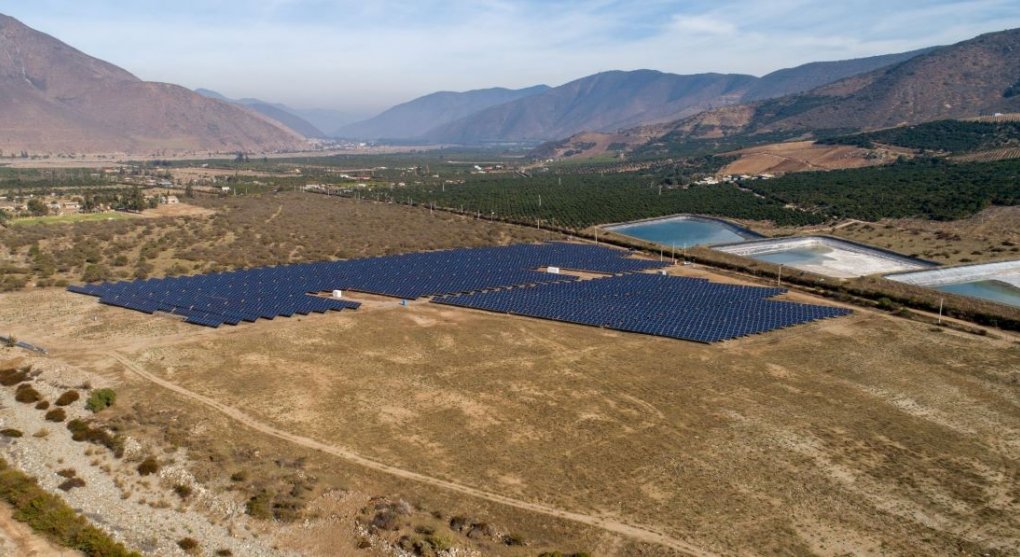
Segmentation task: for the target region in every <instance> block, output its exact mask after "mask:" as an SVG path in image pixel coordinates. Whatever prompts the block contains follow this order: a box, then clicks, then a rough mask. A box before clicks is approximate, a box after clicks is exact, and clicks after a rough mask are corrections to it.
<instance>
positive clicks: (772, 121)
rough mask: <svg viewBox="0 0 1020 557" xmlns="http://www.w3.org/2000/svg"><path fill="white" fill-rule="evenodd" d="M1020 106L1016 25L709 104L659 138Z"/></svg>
mask: <svg viewBox="0 0 1020 557" xmlns="http://www.w3.org/2000/svg"><path fill="white" fill-rule="evenodd" d="M997 112H1001V113H1015V112H1020V29H1011V30H1006V31H1000V32H996V33H988V34H984V35H981V36H978V37H976V38H973V39H970V40H967V41H963V42H960V43H957V44H954V45H950V46H945V47H940V48H936V49H930V50H927V51H925V52H922V53H920V54H919V55H917V56H913V57H911V58H909V59H907V60H904V61H901V62H899V63H895V64H892V65H888V66H884V67H881V68H877V69H874V70H872V71H869V72H864V73H861V74H857V75H852V76H850V77H846V78H844V79H840V80H837V81H834V82H832V83H828V84H825V85H822V86H820V87H816V88H814V89H811V90H810V91H806V92H804V93H801V94H795V95H787V96H783V97H778V98H774V99H769V100H763V101H756V102H751V103H745V104H740V105H736V106H730V107H725V108H720V109H717V110H710V111H706V112H703V113H700V114H697V115H694V116H691V117H689V118H685V119H681V120H679V121H676V122H673V123H671V124H670V125H668V126H666V127H664V128H663V129H662V130H661V131H662V133H661V134H660V135H662V140H661V141H660V143H662V144H666V143H670V142H672V143H678V142H683V141H690V140H696V139H712V138H723V137H736V136H742V137H745V138H749V139H753V138H754V137H755V136H759V137H793V136H798V135H812V136H815V137H818V136H824V135H831V134H836V133H849V132H854V131H864V130H874V129H880V128H888V127H893V126H900V125H905V124H917V123H923V122H930V121H933V120H941V119H950V118H966V117H971V116H977V115H981V114H993V113H997Z"/></svg>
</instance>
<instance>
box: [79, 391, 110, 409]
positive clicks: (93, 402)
mask: <svg viewBox="0 0 1020 557" xmlns="http://www.w3.org/2000/svg"><path fill="white" fill-rule="evenodd" d="M116 401H117V393H115V392H114V391H113V389H96V390H94V391H92V394H90V395H89V399H88V401H86V402H85V408H88V409H89V410H90V411H92V412H100V411H102V410H105V409H106V408H109V407H111V406H113V403H114V402H116Z"/></svg>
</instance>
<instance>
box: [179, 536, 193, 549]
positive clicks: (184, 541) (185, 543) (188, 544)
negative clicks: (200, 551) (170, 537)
mask: <svg viewBox="0 0 1020 557" xmlns="http://www.w3.org/2000/svg"><path fill="white" fill-rule="evenodd" d="M177 547H179V548H181V549H183V550H184V551H193V550H194V549H196V548H198V541H196V540H195V539H194V538H181V539H180V540H178V541H177Z"/></svg>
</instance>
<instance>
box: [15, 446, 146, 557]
mask: <svg viewBox="0 0 1020 557" xmlns="http://www.w3.org/2000/svg"><path fill="white" fill-rule="evenodd" d="M0 498H2V499H3V500H4V501H6V502H7V503H8V504H10V505H11V506H12V507H14V518H15V519H16V520H18V521H20V522H24V523H25V524H27V525H29V526H30V527H31V528H32V530H34V531H35V532H38V533H39V534H42V535H43V536H45V537H47V538H49V539H50V540H52V541H54V542H56V543H58V544H60V545H62V546H64V547H69V548H71V549H76V550H78V551H81V552H82V553H84V554H85V555H86V556H87V557H140V554H139V553H137V552H135V551H131V550H129V549H127V548H125V547H124V546H123V545H122V544H120V543H118V542H116V541H114V540H113V539H112V538H111V537H110V536H109V535H108V534H107V533H106V532H104V531H102V530H100V529H99V528H96V527H95V526H92V525H91V524H89V522H88V520H86V519H85V517H83V516H81V515H80V514H78V513H77V512H75V510H74V509H72V508H71V507H70V506H68V504H67V503H66V502H64V500H63V499H61V498H60V497H57V496H56V495H53V494H51V493H48V492H47V491H46V490H44V489H43V488H41V487H39V484H38V483H37V482H36V481H35V479H33V478H31V477H29V476H27V475H25V474H24V473H22V472H20V471H18V470H15V469H13V468H11V467H10V466H9V465H8V464H7V462H6V461H4V460H3V459H0Z"/></svg>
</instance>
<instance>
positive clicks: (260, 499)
mask: <svg viewBox="0 0 1020 557" xmlns="http://www.w3.org/2000/svg"><path fill="white" fill-rule="evenodd" d="M272 501H273V496H272V494H270V493H269V492H268V491H263V492H261V493H259V494H258V495H255V496H253V497H252V498H251V499H248V502H247V503H245V505H244V512H246V513H248V515H249V516H252V517H255V518H261V519H264V520H265V519H270V518H273V505H272Z"/></svg>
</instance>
